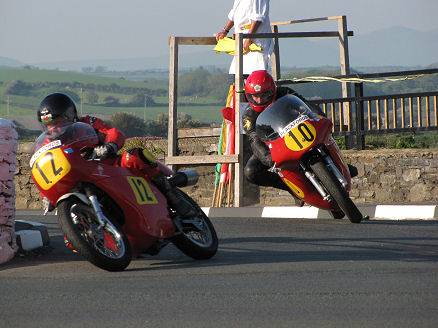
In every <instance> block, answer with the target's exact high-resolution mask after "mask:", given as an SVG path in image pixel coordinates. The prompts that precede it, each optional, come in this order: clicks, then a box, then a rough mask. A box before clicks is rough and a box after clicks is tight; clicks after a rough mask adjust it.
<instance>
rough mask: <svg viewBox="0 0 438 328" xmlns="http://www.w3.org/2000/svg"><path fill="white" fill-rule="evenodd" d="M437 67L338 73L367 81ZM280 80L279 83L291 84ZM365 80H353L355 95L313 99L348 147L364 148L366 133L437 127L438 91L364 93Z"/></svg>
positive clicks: (335, 133) (425, 73)
mask: <svg viewBox="0 0 438 328" xmlns="http://www.w3.org/2000/svg"><path fill="white" fill-rule="evenodd" d="M436 73H438V69H428V70H416V71H401V72H390V73H379V74H356V75H350V76H339V77H335V78H336V79H339V80H348V79H351V78H354V79H358V80H363V81H366V79H367V78H388V77H396V76H404V77H409V76H412V75H428V74H436ZM292 83H295V82H294V81H293V80H280V81H278V84H280V85H284V84H292ZM363 83H364V82H357V83H354V97H349V98H336V99H321V100H312V101H311V102H312V103H314V104H317V105H319V106H320V107H321V109H322V110H323V111H324V113H325V114H326V115H327V117H328V118H330V119H331V121H332V122H333V134H334V135H338V136H339V135H343V136H345V137H346V141H347V142H346V145H347V147H348V148H352V147H355V148H356V149H364V148H365V136H366V135H371V134H382V133H403V132H417V131H429V130H438V99H437V98H438V91H433V92H416V93H404V94H392V95H381V96H369V97H364V95H363V86H364V84H363Z"/></svg>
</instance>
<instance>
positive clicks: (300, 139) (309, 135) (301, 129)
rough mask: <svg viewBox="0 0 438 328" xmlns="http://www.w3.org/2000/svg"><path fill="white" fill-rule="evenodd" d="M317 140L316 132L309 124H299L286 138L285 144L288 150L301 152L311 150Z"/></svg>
mask: <svg viewBox="0 0 438 328" xmlns="http://www.w3.org/2000/svg"><path fill="white" fill-rule="evenodd" d="M315 139H316V130H315V128H314V127H313V125H312V124H311V123H309V122H303V123H300V124H298V125H297V126H296V127H294V128H292V129H291V130H290V131H289V132H288V133H287V134H286V135H285V136H284V142H285V143H286V146H287V148H289V149H290V150H293V151H301V150H304V149H307V148H309V147H310V146H312V144H313V142H314V141H315Z"/></svg>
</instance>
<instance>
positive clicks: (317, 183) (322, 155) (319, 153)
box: [300, 148, 348, 202]
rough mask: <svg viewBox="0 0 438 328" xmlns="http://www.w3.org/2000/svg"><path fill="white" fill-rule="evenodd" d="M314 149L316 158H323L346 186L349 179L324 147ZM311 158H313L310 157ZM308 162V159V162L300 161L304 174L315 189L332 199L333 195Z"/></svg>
mask: <svg viewBox="0 0 438 328" xmlns="http://www.w3.org/2000/svg"><path fill="white" fill-rule="evenodd" d="M314 151H315V152H317V153H316V154H315V153H314V154H312V155H313V156H316V157H317V158H316V160H318V159H321V160H322V161H323V163H324V164H325V165H326V166H327V168H328V169H329V170H330V171H331V172H333V174H334V175H335V176H336V178H337V179H338V180H339V182H340V183H341V184H342V186H343V187H344V188H346V187H347V184H348V183H347V180H346V179H345V177H344V176H343V175H342V173H341V171H339V169H338V167H337V166H336V164H335V163H334V162H333V160H332V158H331V157H330V156H329V155H328V154H327V153H326V152H325V150H324V149H322V148H316V149H315V150H314ZM310 160H313V159H312V158H310ZM307 162H308V161H306V163H304V162H300V167H301V169H302V170H303V172H304V174H305V175H306V177H307V179H309V181H310V182H311V183H312V185H313V186H314V187H315V189H316V190H317V191H318V193H319V194H320V195H321V197H322V198H323V199H324V200H325V201H329V202H330V201H332V197H331V195H330V194H329V193H328V192H327V191H326V189H325V188H324V186H323V185H322V184H321V182H320V181H319V179H318V178H317V177H316V176H315V174H314V173H313V172H312V171H311V170H310V169H309V167H308V165H307Z"/></svg>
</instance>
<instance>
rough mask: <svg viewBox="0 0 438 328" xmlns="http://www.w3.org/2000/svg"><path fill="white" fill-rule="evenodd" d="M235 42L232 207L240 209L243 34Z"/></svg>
mask: <svg viewBox="0 0 438 328" xmlns="http://www.w3.org/2000/svg"><path fill="white" fill-rule="evenodd" d="M236 40H237V42H236V67H235V69H236V73H235V81H234V83H235V90H236V94H235V106H236V107H235V111H234V114H235V116H234V122H235V124H234V128H235V130H234V138H235V139H234V145H235V153H236V155H237V156H238V161H237V162H236V164H234V172H235V178H234V207H240V206H243V135H242V134H241V133H240V103H241V101H242V91H243V34H241V33H237V34H236Z"/></svg>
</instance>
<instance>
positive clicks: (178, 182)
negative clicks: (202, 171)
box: [168, 170, 199, 187]
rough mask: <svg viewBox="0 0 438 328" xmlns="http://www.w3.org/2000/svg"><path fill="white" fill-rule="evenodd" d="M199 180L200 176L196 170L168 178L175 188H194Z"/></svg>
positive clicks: (183, 171) (184, 171)
mask: <svg viewBox="0 0 438 328" xmlns="http://www.w3.org/2000/svg"><path fill="white" fill-rule="evenodd" d="M198 179H199V174H198V172H196V171H195V170H182V171H179V172H177V173H175V174H174V175H172V176H171V177H170V178H168V180H169V183H170V184H171V185H172V186H173V187H187V186H193V185H195V184H196V183H197V182H198Z"/></svg>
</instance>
